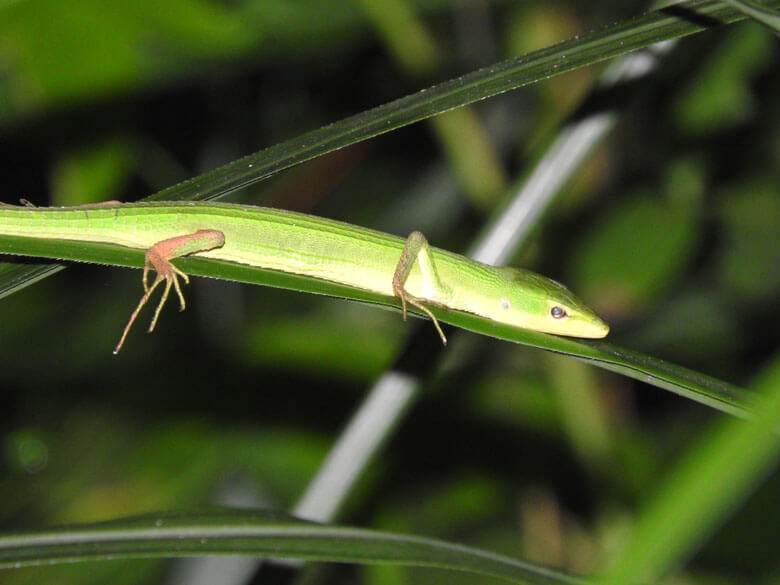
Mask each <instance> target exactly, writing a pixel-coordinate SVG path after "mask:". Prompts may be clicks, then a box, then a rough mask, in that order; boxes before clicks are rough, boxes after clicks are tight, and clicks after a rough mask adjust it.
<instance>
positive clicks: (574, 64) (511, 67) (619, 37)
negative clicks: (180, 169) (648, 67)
mask: <svg viewBox="0 0 780 585" xmlns="http://www.w3.org/2000/svg"><path fill="white" fill-rule="evenodd" d="M769 5H770V6H774V7H777V6H778V5H780V1H778V0H772V1H771V2H770V3H769ZM744 18H745V16H744V14H742V13H741V12H740V11H738V10H735V9H734V8H732V7H730V6H727V5H725V4H723V3H722V2H719V1H713V0H688V1H685V2H680V3H679V4H675V5H674V6H670V7H666V8H662V9H660V10H656V11H653V12H649V13H647V14H645V15H643V16H640V17H637V18H634V19H630V20H626V21H623V22H619V23H617V24H613V25H611V26H609V27H605V28H603V29H602V30H599V31H595V32H592V33H589V34H585V35H581V36H579V37H577V38H574V39H571V40H568V41H564V42H562V43H558V44H556V45H552V46H550V47H546V48H544V49H541V50H538V51H533V52H531V53H528V54H526V55H522V56H520V57H515V58H512V59H508V60H506V61H502V62H500V63H496V64H494V65H491V66H489V67H485V68H483V69H479V70H477V71H474V72H472V73H469V74H467V75H464V76H462V77H458V78H456V79H451V80H449V81H446V82H444V83H441V84H439V85H435V86H433V87H431V88H428V89H425V90H422V91H420V92H417V93H414V94H412V95H408V96H406V97H403V98H400V99H398V100H395V101H393V102H390V103H387V104H384V105H382V106H379V107H376V108H373V109H370V110H366V111H365V112H362V113H360V114H357V115H355V116H351V117H349V118H346V119H344V120H341V121H339V122H336V123H333V124H329V125H327V126H323V127H322V128H319V129H317V130H314V131H312V132H307V133H305V134H302V135H301V136H298V137H296V138H293V139H291V140H287V141H285V142H282V143H280V144H277V145H274V146H271V147H269V148H266V149H265V150H261V151H259V152H256V153H254V154H250V155H248V156H245V157H243V158H241V159H238V160H236V161H233V162H232V163H229V164H226V165H224V166H222V167H219V168H217V169H215V170H213V171H210V172H208V173H205V174H203V175H200V176H198V177H195V178H193V179H189V180H187V181H183V182H181V183H179V184H178V185H174V186H172V187H169V188H167V189H164V190H162V191H159V192H158V193H155V194H154V195H152V196H151V197H149V198H148V200H152V201H179V200H204V199H212V198H215V197H218V196H220V195H223V194H225V193H228V192H230V191H234V190H236V189H240V188H241V187H245V186H247V185H251V184H252V183H255V182H257V181H260V180H262V179H264V178H267V177H269V176H271V175H273V174H274V173H278V172H279V171H282V170H284V169H287V168H290V167H292V166H294V165H296V164H299V163H302V162H304V161H307V160H310V159H312V158H315V157H318V156H321V155H323V154H325V153H327V152H331V151H333V150H336V149H338V148H343V147H344V146H348V145H350V144H354V143H356V142H360V141H362V140H366V139H368V138H373V137H374V136H378V135H380V134H385V133H387V132H390V131H392V130H395V129H397V128H401V127H403V126H407V125H409V124H412V123H414V122H418V121H420V120H424V119H426V118H430V117H432V116H435V115H437V114H441V113H443V112H446V111H448V110H452V109H454V108H458V107H460V106H465V105H467V104H472V103H474V102H477V101H480V100H483V99H486V98H489V97H492V96H495V95H498V94H501V93H504V92H506V91H509V90H512V89H517V88H518V87H522V86H524V85H529V84H531V83H536V82H537V81H541V80H544V79H548V78H550V77H554V76H556V75H560V74H561V73H566V72H568V71H573V70H575V69H579V68H580V67H586V66H588V65H593V64H595V63H600V62H602V61H606V60H608V59H611V58H613V57H616V56H618V55H623V54H625V53H630V52H631V51H635V50H636V49H641V48H643V47H647V46H648V45H651V44H653V43H656V42H659V41H664V40H668V39H673V38H677V37H682V36H686V35H690V34H693V33H695V32H699V31H702V30H705V29H707V28H709V27H712V26H717V25H720V24H728V23H732V22H736V21H739V20H743V19H744Z"/></svg>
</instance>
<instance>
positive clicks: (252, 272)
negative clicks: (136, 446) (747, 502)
mask: <svg viewBox="0 0 780 585" xmlns="http://www.w3.org/2000/svg"><path fill="white" fill-rule="evenodd" d="M0 249H3V250H6V251H8V252H9V253H14V254H21V255H29V256H39V257H45V258H58V259H65V260H78V261H84V262H97V263H101V264H113V265H116V266H128V267H136V268H140V267H141V266H143V262H144V251H143V250H136V249H132V248H124V247H121V246H114V245H110V244H101V243H90V242H67V241H56V240H49V241H47V240H35V239H30V238H22V237H16V236H0ZM176 264H177V266H179V268H181V269H182V270H184V271H185V272H186V273H188V274H191V275H198V276H210V277H213V278H223V279H227V280H235V281H238V282H246V283H250V284H262V285H266V286H273V287H277V288H285V289H291V290H298V291H302V292H308V293H314V294H323V295H329V296H335V297H341V298H345V299H351V300H354V301H361V302H364V303H371V304H376V305H383V306H387V307H392V308H396V309H397V308H399V307H400V305H399V302H398V300H397V299H396V298H395V297H387V296H384V295H380V294H376V293H370V292H366V291H363V290H359V289H355V288H351V287H348V286H345V285H341V284H336V283H333V282H327V281H323V280H317V279H314V278H311V277H308V276H301V275H297V274H287V273H282V272H276V271H273V270H266V269H262V268H255V267H252V266H243V265H239V264H231V263H229V262H224V261H218V260H210V259H206V258H198V257H185V258H179V259H177V260H176ZM138 294H139V296H140V295H141V287H140V283H139V291H138ZM431 310H432V311H433V313H434V314H435V315H436V317H437V318H438V319H439V320H440V321H441V322H443V323H450V324H452V325H456V326H458V327H462V328H464V329H468V330H470V331H474V332H476V333H481V334H483V335H490V336H492V337H497V338H499V339H504V340H506V341H514V342H516V343H522V344H524V345H529V346H531V347H537V348H540V349H546V350H549V351H554V352H557V353H562V354H566V355H570V356H573V357H576V358H579V359H582V360H584V361H587V362H589V363H592V364H593V365H596V366H599V367H601V368H605V369H608V370H612V371H615V372H619V373H621V374H624V375H627V376H630V377H632V378H636V379H638V380H642V381H643V382H647V383H648V384H652V385H654V386H658V387H660V388H664V389H666V390H670V391H672V392H675V393H677V394H680V395H681V396H685V397H687V398H690V399H691V400H695V401H697V402H701V403H702V404H706V405H708V406H711V407H713V408H716V409H718V410H722V411H724V412H728V413H730V414H736V415H740V416H746V415H748V414H750V412H751V400H750V395H749V394H748V393H746V392H745V391H744V390H742V389H740V388H736V387H734V386H731V385H729V384H726V383H724V382H721V381H719V380H715V379H713V378H710V377H708V376H704V375H703V374H699V373H697V372H693V371H691V370H688V369H685V368H682V367H680V366H676V365H674V364H670V363H667V362H664V361H662V360H659V359H656V358H652V357H650V356H646V355H643V354H640V353H637V352H634V351H631V350H628V349H624V348H620V347H616V346H613V345H611V344H609V343H605V342H601V341H586V340H581V339H574V338H566V337H557V336H555V335H547V334H545V333H537V332H535V331H528V330H524V329H517V328H514V327H510V326H508V325H501V324H499V323H496V322H495V321H491V320H489V319H486V318H483V317H479V316H477V315H470V314H467V313H461V312H457V311H446V310H443V309H436V308H432V309H431ZM431 330H432V331H433V328H431ZM131 343H132V341H131Z"/></svg>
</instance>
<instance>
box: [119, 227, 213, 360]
mask: <svg viewBox="0 0 780 585" xmlns="http://www.w3.org/2000/svg"><path fill="white" fill-rule="evenodd" d="M224 244H225V236H224V234H223V233H222V232H219V231H216V230H200V231H198V232H195V233H194V234H187V235H184V236H176V237H174V238H170V239H167V240H163V241H161V242H157V243H156V244H155V245H154V246H152V247H151V248H149V249H148V250H147V251H146V256H145V259H144V273H143V277H142V282H143V286H144V294H143V296H142V297H141V300H140V301H139V303H138V306H137V307H136V308H135V310H134V311H133V313H132V314H131V315H130V319H129V320H128V322H127V325H125V329H124V331H123V332H122V337H121V338H120V339H119V343H117V345H116V347H115V348H114V355H116V354H117V353H119V350H121V349H122V345H123V344H124V342H125V338H126V337H127V334H128V333H129V332H130V328H131V327H132V326H133V323H135V320H136V318H137V317H138V315H139V314H140V312H141V309H143V308H144V306H145V305H146V303H148V302H149V299H150V298H151V296H152V294H153V293H154V291H155V289H157V287H158V286H159V285H160V284H161V283H162V282H163V281H165V287H164V288H163V293H162V297H161V298H160V302H159V303H158V304H157V309H156V310H155V312H154V316H153V317H152V322H151V324H150V325H149V329H148V331H149V333H151V332H152V331H154V327H155V325H157V319H158V317H159V316H160V312H161V311H162V308H163V306H164V305H165V302H166V301H167V300H168V295H169V294H170V292H171V287H173V288H174V289H175V290H176V295H177V296H178V297H179V306H180V308H181V310H182V311H183V310H184V309H185V307H186V306H187V303H186V302H185V300H184V294H183V293H182V290H181V284H180V283H179V277H181V278H182V279H183V280H184V282H185V284H189V282H190V279H189V277H188V276H187V275H186V274H185V273H184V272H182V271H181V270H179V269H178V268H176V267H175V266H174V265H173V264H172V263H171V259H172V258H178V257H180V256H186V255H187V254H195V253H198V252H204V251H207V250H213V249H214V248H219V247H221V246H223V245H224ZM150 268H154V270H155V272H156V273H157V276H155V279H154V282H152V285H151V286H149V269H150Z"/></svg>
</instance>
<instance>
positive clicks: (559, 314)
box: [550, 305, 566, 319]
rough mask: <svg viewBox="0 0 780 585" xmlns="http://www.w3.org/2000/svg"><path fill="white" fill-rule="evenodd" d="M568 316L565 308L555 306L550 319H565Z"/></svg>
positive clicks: (551, 310)
mask: <svg viewBox="0 0 780 585" xmlns="http://www.w3.org/2000/svg"><path fill="white" fill-rule="evenodd" d="M565 316H566V309H564V308H563V307H559V306H558V305H555V306H554V307H553V308H552V309H550V317H552V318H553V319H563V318H564V317H565Z"/></svg>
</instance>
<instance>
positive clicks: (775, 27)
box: [723, 0, 780, 35]
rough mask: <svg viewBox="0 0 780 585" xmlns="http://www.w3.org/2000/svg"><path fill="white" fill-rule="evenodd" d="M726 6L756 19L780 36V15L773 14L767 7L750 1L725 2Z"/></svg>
mask: <svg viewBox="0 0 780 585" xmlns="http://www.w3.org/2000/svg"><path fill="white" fill-rule="evenodd" d="M723 2H725V3H726V4H730V5H731V6H733V7H734V8H736V9H737V10H739V11H740V12H742V13H744V14H745V15H747V16H749V17H750V18H754V19H755V20H757V21H758V22H760V23H761V24H763V25H764V26H767V27H769V29H770V30H771V31H772V32H774V33H775V34H776V35H777V34H780V14H778V13H777V12H773V11H772V10H770V9H769V8H767V7H766V6H762V5H761V4H759V3H758V2H750V1H748V0H723Z"/></svg>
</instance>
